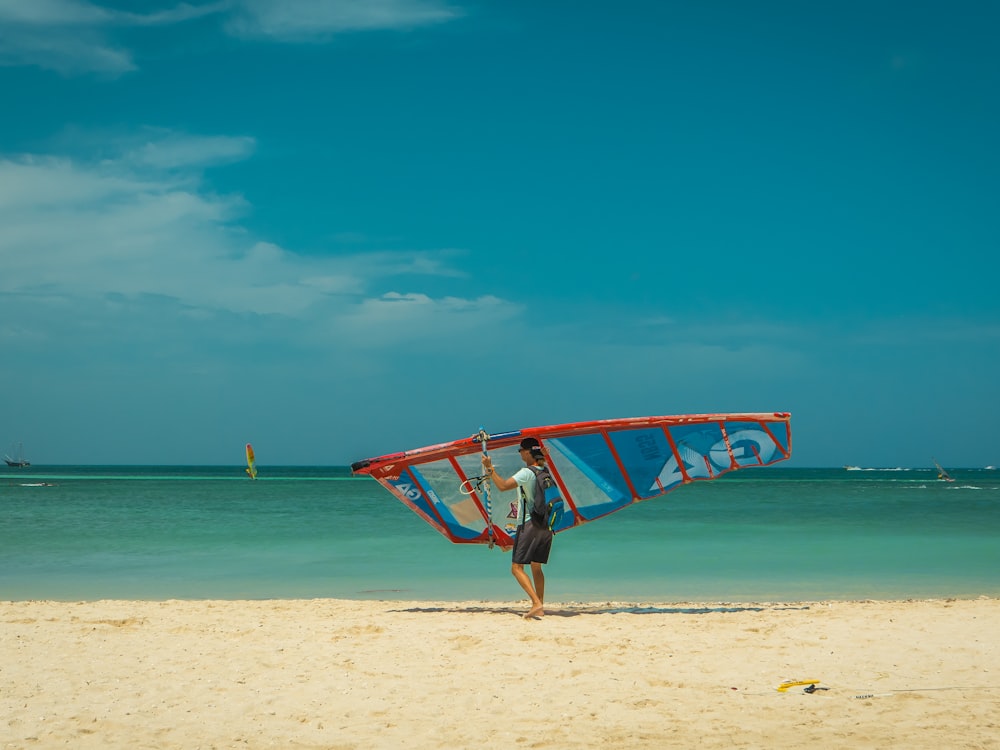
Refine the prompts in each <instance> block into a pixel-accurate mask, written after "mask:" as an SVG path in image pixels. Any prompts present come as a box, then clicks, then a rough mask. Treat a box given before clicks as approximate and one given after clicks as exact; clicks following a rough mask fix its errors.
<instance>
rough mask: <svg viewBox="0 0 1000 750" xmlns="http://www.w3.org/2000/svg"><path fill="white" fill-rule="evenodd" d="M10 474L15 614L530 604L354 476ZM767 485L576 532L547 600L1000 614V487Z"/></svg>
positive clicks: (7, 562)
mask: <svg viewBox="0 0 1000 750" xmlns="http://www.w3.org/2000/svg"><path fill="white" fill-rule="evenodd" d="M260 471H261V476H260V479H258V480H257V481H256V482H251V481H250V480H248V479H247V478H246V477H245V475H244V474H243V473H242V468H240V467H31V468H29V469H22V470H14V469H4V470H2V471H0V513H2V515H0V599H8V600H10V599H14V600H26V599H57V600H84V599H104V598H113V599H123V598H127V599H154V600H158V599H170V598H183V599H202V598H212V599H244V598H252V599H262V598H319V597H337V598H348V599H417V600H436V599H441V600H450V601H458V600H517V599H520V598H522V594H521V591H520V589H519V588H518V587H517V585H516V583H515V582H514V580H513V579H512V578H511V576H510V573H509V564H510V563H509V561H510V557H509V555H508V554H505V553H502V552H500V551H499V550H489V549H487V548H485V547H483V546H478V545H468V546H467V545H453V544H451V543H449V542H448V541H447V540H445V539H444V538H443V537H441V536H440V535H438V534H437V532H435V531H433V530H432V529H431V528H430V527H429V526H427V525H426V524H425V523H424V522H423V521H422V520H420V519H419V518H418V517H417V516H416V515H414V514H413V513H412V512H411V511H409V510H408V509H407V508H405V507H404V506H403V505H402V504H401V503H399V502H398V501H397V500H395V499H394V498H393V497H392V496H391V495H389V494H388V493H387V492H386V491H385V490H383V489H382V488H381V487H380V486H379V485H378V484H377V483H376V482H375V481H374V480H372V479H369V478H353V477H351V476H350V472H349V470H348V469H346V468H342V467H332V468H324V467H282V468H274V467H266V466H264V467H260ZM952 473H953V475H954V476H955V478H956V480H957V481H956V482H955V483H953V484H945V483H942V482H938V481H936V479H935V474H934V473H933V472H931V471H926V470H912V471H845V470H843V469H781V468H764V469H751V470H746V471H742V472H734V473H733V474H730V475H727V476H726V477H723V478H721V479H718V480H715V481H712V482H699V483H696V484H693V485H689V486H686V487H682V488H680V489H677V490H675V491H674V492H671V493H670V494H668V495H666V496H665V497H661V498H657V499H654V500H650V501H647V502H645V503H641V504H639V505H636V506H634V507H632V508H628V509H626V510H624V511H621V512H620V513H617V514H615V515H612V516H609V517H607V518H605V519H602V520H599V521H597V522H594V523H591V524H588V525H586V526H583V527H580V528H577V529H573V530H571V531H569V532H566V533H563V534H560V535H559V536H558V537H557V538H556V540H555V546H554V548H553V555H552V559H551V561H550V564H549V565H548V566H547V568H546V571H547V576H548V577H547V599H549V600H550V601H551V602H560V601H562V602H566V601H635V602H638V601H732V602H748V601H797V600H805V599H829V598H838V599H843V598H850V599H857V598H872V599H898V598H930V597H948V596H954V597H972V596H979V595H987V596H1000V472H998V471H989V470H967V471H962V470H958V471H954V472H952Z"/></svg>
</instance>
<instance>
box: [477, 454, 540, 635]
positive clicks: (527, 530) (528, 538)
mask: <svg viewBox="0 0 1000 750" xmlns="http://www.w3.org/2000/svg"><path fill="white" fill-rule="evenodd" d="M519 452H520V455H521V460H522V461H524V468H523V469H519V470H518V472H517V473H516V474H514V476H512V477H508V478H507V479H504V478H503V477H501V476H500V475H499V474H497V473H496V468H494V466H493V461H492V460H491V459H490V457H489V456H483V472H484V473H485V474H486V475H487V476H489V477H490V478H491V479H492V480H493V484H495V485H496V487H497V489H498V490H500V491H502V492H505V491H507V490H513V489H518V488H520V491H521V492H522V493H523V495H522V499H527V500H526V502H524V503H522V507H527V508H531V506H532V504H533V498H534V497H535V481H536V480H535V472H533V471H532V470H531V468H530V467H532V466H537V467H544V466H545V453H544V452H543V451H542V446H541V444H540V443H539V442H538V440H536V439H535V438H525V439H524V440H522V441H521V446H520V448H519ZM524 515H526V516H528V517H527V518H523V517H522V519H521V526H520V527H519V528H518V531H517V537H516V538H515V539H514V551H513V556H512V561H511V566H510V572H511V574H512V575H513V576H514V579H515V580H516V581H517V582H518V583H519V584H520V585H521V588H523V589H524V591H525V593H526V594H527V595H528V598H529V599H530V600H531V609H529V610H528V613H527V614H526V615H525V616H524V617H525V619H530V618H534V617H542V616H543V615H544V614H545V573H544V572H543V571H542V565H543V564H545V563H547V562H548V561H549V551H550V550H551V549H552V532H551V531H550V530H549V529H548V527H547V526H546V525H545V522H544V519H536V518H535V515H536V514H534V513H532V514H527V513H525V514H524ZM528 564H530V565H531V577H530V578H529V577H528V574H527V573H526V572H525V570H524V566H525V565H528Z"/></svg>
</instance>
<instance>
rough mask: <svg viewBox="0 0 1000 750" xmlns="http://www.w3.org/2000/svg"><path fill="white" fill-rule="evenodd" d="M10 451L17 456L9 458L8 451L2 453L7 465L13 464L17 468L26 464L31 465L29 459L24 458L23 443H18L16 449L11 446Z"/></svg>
mask: <svg viewBox="0 0 1000 750" xmlns="http://www.w3.org/2000/svg"><path fill="white" fill-rule="evenodd" d="M10 452H11V453H14V454H16V456H17V457H16V458H11V456H10V453H6V454H4V457H3V460H4V461H5V462H6V463H7V465H8V466H13V467H15V468H18V469H23V468H24V467H26V466H31V462H30V461H25V460H24V443H18V444H17V450H16V451H15V450H14V449H13V446H11V451H10Z"/></svg>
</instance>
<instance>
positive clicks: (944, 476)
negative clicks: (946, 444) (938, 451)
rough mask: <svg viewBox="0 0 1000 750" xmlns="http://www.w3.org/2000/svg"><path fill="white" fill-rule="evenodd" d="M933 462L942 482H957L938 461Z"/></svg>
mask: <svg viewBox="0 0 1000 750" xmlns="http://www.w3.org/2000/svg"><path fill="white" fill-rule="evenodd" d="M931 461H933V462H934V465H935V466H937V470H938V479H940V480H941V481H942V482H954V481H955V479H954V477H952V476H951V475H950V474H949V473H948V472H947V471H945V470H944V467H943V466H941V464H939V463H938V462H937V459H934V458H932V459H931Z"/></svg>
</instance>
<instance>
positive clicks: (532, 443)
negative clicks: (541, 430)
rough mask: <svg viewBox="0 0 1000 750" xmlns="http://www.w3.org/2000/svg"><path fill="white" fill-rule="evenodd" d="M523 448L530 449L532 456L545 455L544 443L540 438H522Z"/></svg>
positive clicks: (539, 456) (540, 456) (542, 456)
mask: <svg viewBox="0 0 1000 750" xmlns="http://www.w3.org/2000/svg"><path fill="white" fill-rule="evenodd" d="M521 450H530V451H531V456H532V458H544V457H545V453H543V452H542V444H541V443H539V442H538V438H533V437H527V438H525V439H524V440H522V441H521Z"/></svg>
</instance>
